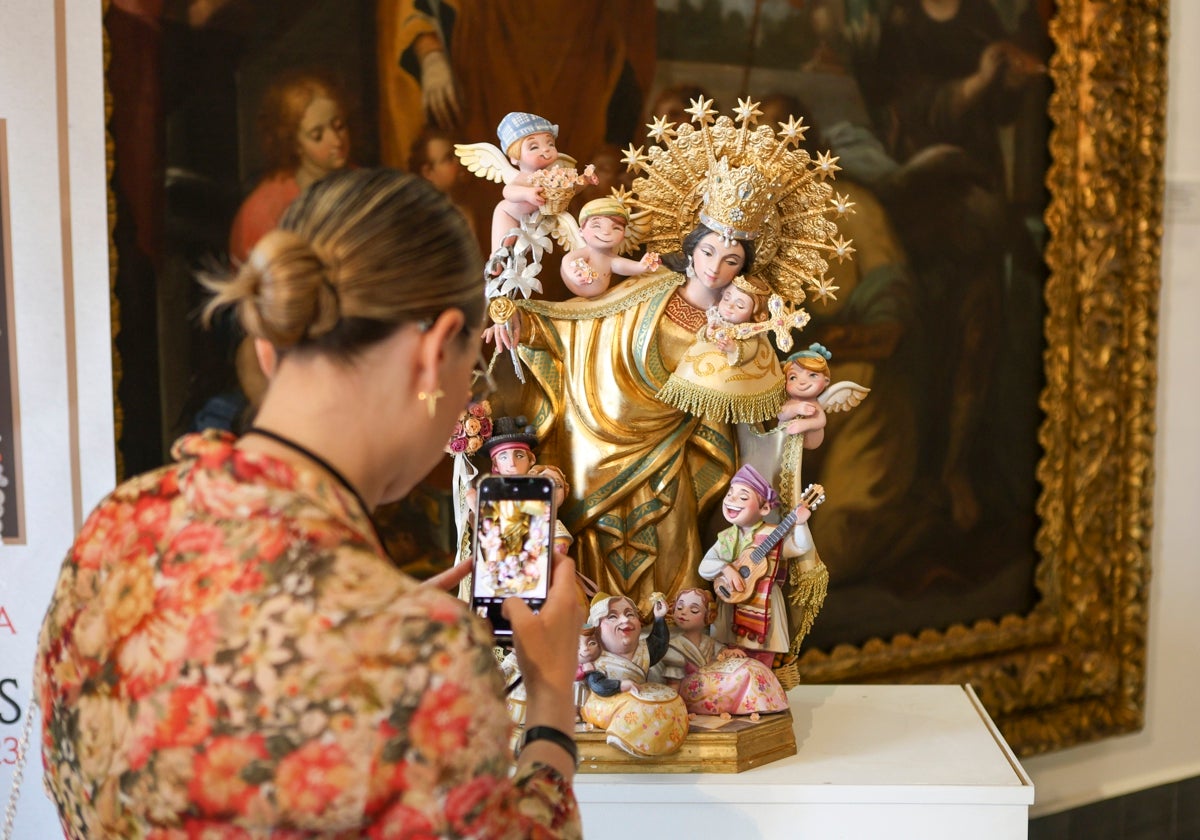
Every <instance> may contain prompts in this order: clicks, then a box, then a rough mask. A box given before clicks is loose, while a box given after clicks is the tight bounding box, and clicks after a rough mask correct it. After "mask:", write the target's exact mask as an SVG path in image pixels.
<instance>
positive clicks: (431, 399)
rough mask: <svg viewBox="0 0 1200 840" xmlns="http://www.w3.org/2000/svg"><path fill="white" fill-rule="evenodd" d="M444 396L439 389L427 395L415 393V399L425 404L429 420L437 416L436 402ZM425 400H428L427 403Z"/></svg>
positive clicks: (420, 392)
mask: <svg viewBox="0 0 1200 840" xmlns="http://www.w3.org/2000/svg"><path fill="white" fill-rule="evenodd" d="M444 396H446V392H445V391H443V390H442V389H441V388H438V389H437V390H436V391H431V392H430V393H428V394H427V393H425V392H424V391H417V399H419V400H420V401H421V402H423V403H425V408H427V409H428V410H429V417H430V419H432V418H433V416H434V415H435V414H437V401H438V400H439V399H441V398H442V397H444ZM426 400H428V402H426Z"/></svg>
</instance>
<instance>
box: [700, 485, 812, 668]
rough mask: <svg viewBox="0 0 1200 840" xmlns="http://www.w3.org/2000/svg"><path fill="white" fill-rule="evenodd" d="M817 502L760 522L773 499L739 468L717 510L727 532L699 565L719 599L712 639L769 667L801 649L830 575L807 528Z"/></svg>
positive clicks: (767, 489) (770, 492) (766, 488)
mask: <svg viewBox="0 0 1200 840" xmlns="http://www.w3.org/2000/svg"><path fill="white" fill-rule="evenodd" d="M816 501H817V500H816V498H814V499H813V500H812V501H808V500H803V499H802V500H801V503H800V504H798V505H797V506H796V509H795V510H794V511H792V512H790V513H789V514H788V516H786V517H784V519H783V520H782V521H781V522H780V524H779V525H771V524H769V523H767V522H765V521H764V520H765V518H766V517H767V515H768V514H769V513H770V512H771V511H772V510H773V509H774V508H776V507H778V505H779V494H778V493H777V492H776V491H775V489H774V488H773V487H771V485H770V484H769V483H768V482H767V480H766V479H765V478H764V477H763V476H762V474H761V473H760V472H759V471H758V470H756V469H755V468H754V467H752V466H750V465H749V464H744V465H743V466H742V467H741V468H740V469H739V470H738V471H737V473H736V474H735V475H734V477H733V480H732V481H730V483H729V492H728V493H726V494H725V499H724V501H723V502H722V504H721V512H722V513H723V514H724V516H725V520H726V521H727V522H729V527H728V528H726V529H725V530H723V531H721V532H720V534H718V535H717V541H716V542H715V543H714V544H713V545H712V547H711V548H709V550H708V551H707V552H706V553H705V555H704V557H703V559H701V561H700V568H699V573H700V577H702V578H704V579H705V580H708V581H712V588H713V592H714V593H716V595H717V597H718V598H719V599H720V601H721V604H720V606H719V608H718V611H717V618H716V622H715V624H714V626H713V636H714V638H715V639H716V640H717V641H719V642H723V643H725V644H730V645H737V646H738V647H740V648H742V649H743V650H745V651H746V652H747V654H748V655H750V656H753V657H755V658H757V659H759V660H760V661H761V662H762V663H763V664H765V665H767V666H771V665H773V664H774V663H775V659H776V656H777V655H786V654H788V653H796V652H797V651H798V650H799V647H800V642H801V641H802V640H803V637H804V636H805V635H806V634H807V633H808V630H809V628H810V627H811V626H812V622H813V619H815V618H816V615H817V613H818V612H819V611H820V609H821V606H822V605H823V604H824V602H825V592H826V587H827V583H828V580H829V573H828V572H827V571H826V569H825V564H824V563H822V562H821V558H820V557H819V556H818V555H817V550H816V547H815V546H814V545H813V541H812V534H811V532H810V531H809V529H808V524H807V523H808V519H809V517H810V516H811V515H812V507H815V503H816ZM806 502H807V503H806ZM789 610H791V613H792V614H791V615H789Z"/></svg>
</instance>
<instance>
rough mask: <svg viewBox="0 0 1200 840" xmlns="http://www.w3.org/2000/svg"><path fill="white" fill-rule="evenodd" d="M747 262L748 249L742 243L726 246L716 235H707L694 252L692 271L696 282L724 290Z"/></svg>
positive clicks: (697, 244)
mask: <svg viewBox="0 0 1200 840" xmlns="http://www.w3.org/2000/svg"><path fill="white" fill-rule="evenodd" d="M745 262H746V249H745V248H743V247H742V243H740V242H734V243H733V244H731V245H726V244H725V243H723V242H722V241H721V237H720V236H718V235H717V234H715V233H708V234H705V235H704V237H703V238H702V239H701V240H700V241H699V242H698V243H696V249H695V250H694V251H692V269H693V271H695V273H696V280H697V281H698V282H700V283H702V284H703V285H704V286H705V287H706V288H709V289H723V288H725V287H726V286H728V285H729V283H730V282H731V281H732V280H733V278H734V277H737V275H738V272H740V271H741V270H742V266H743V265H744V264H745Z"/></svg>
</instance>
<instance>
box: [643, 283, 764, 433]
mask: <svg viewBox="0 0 1200 840" xmlns="http://www.w3.org/2000/svg"><path fill="white" fill-rule="evenodd" d="M770 297H771V290H770V289H769V288H767V285H766V284H765V283H763V281H762V280H759V279H758V278H757V277H753V276H749V275H743V276H740V277H735V278H733V282H732V283H730V284H729V285H728V286H726V287H725V290H724V292H722V294H721V299H720V301H718V303H717V305H716V306H713V307H712V308H710V309H709V310H708V321H707V323H706V324H705V326H703V327H701V328H700V331H699V332H698V333H697V334H696V341H695V343H693V344H692V346H691V347H689V348H688V349H687V351H686V352H685V353H684V354H683V358H682V359H680V360H679V364H678V365H676V367H675V372H674V373H672V374H671V376H670V378H669V379H668V380H667V382H666V384H665V385H663V387H662V389H661V390H660V391H659V392H658V398H659V399H660V400H662V401H663V402H665V403H667V405H671V406H674V407H675V408H678V409H679V410H680V411H686V412H688V413H689V414H695V415H697V416H701V417H708V418H711V419H715V420H720V421H723V422H727V423H760V422H762V421H764V420H767V419H769V418H772V417H775V415H776V413H777V412H778V411H779V406H780V405H781V404H782V402H783V371H782V370H781V369H780V367H779V359H778V358H777V357H776V355H775V349H774V348H773V347H772V346H771V342H770V340H769V339H768V337H767V333H766V331H762V332H757V333H755V334H752V335H747V336H745V337H740V332H741V331H739V329H738V328H739V326H742V325H749V324H753V323H755V322H760V321H765V320H766V319H767V318H768V312H767V301H768V300H769V299H770Z"/></svg>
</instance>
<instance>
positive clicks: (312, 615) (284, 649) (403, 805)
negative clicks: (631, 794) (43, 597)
mask: <svg viewBox="0 0 1200 840" xmlns="http://www.w3.org/2000/svg"><path fill="white" fill-rule="evenodd" d="M233 444H234V438H233V437H231V436H229V435H226V434H224V433H217V432H208V433H205V434H204V435H190V436H188V437H185V438H183V439H181V440H180V441H179V442H178V443H177V444H176V445H175V451H174V455H175V458H176V459H177V461H178V463H176V464H174V465H171V466H168V467H164V468H162V469H160V470H157V471H155V472H152V473H148V474H146V475H143V476H140V477H137V478H134V479H132V480H130V481H127V482H125V483H124V484H122V485H121V486H120V487H118V488H117V489H116V490H115V491H114V492H113V493H112V495H111V496H109V497H108V498H107V499H105V500H104V501H103V502H102V503H101V504H100V505H99V507H97V509H96V510H95V511H94V512H93V513H92V515H91V516H90V517H89V518H88V520H87V522H86V523H85V524H84V527H83V529H82V530H81V531H80V533H79V536H78V538H77V540H76V542H75V545H74V547H73V548H72V549H71V551H70V553H69V554H68V555H67V558H66V561H65V562H64V563H63V567H62V572H61V574H60V576H59V579H58V584H57V586H56V588H55V591H54V597H53V600H52V602H51V604H50V608H49V611H48V613H47V615H46V619H45V622H44V624H43V626H42V631H41V636H40V638H39V642H38V656H37V663H36V674H35V696H36V699H37V702H38V704H39V706H40V708H41V711H42V715H43V720H44V727H43V734H42V755H43V760H44V762H45V779H46V787H47V790H48V792H49V794H50V796H51V797H52V798H53V799H54V801H55V802H56V803H57V805H58V809H59V813H60V814H61V818H62V822H63V827H64V830H65V831H66V834H67V836H68V837H71V838H81V839H82V838H87V840H95V838H103V837H120V838H150V839H152V840H169V839H173V838H214V840H215V839H216V838H268V837H269V838H288V839H289V840H292V838H311V837H327V838H351V837H354V838H360V837H365V838H433V837H489V838H490V837H503V838H509V837H511V838H527V837H535V838H537V837H545V838H555V837H567V838H574V837H579V836H581V827H580V821H579V812H578V807H577V804H576V801H575V798H574V794H573V793H572V791H571V788H570V786H569V785H568V784H567V783H566V782H565V781H564V780H563V778H562V776H561V775H560V774H559V773H558V772H557V771H555V770H554V769H552V768H550V767H548V766H545V765H536V766H535V767H534V768H532V769H530V770H527V771H524V772H523V773H521V774H518V775H516V776H515V777H514V776H513V775H512V767H513V762H512V754H511V750H510V748H509V743H510V740H509V739H510V736H511V726H512V724H511V722H510V720H509V717H508V715H507V714H506V712H505V707H504V701H503V699H502V688H503V686H502V678H501V676H500V671H499V668H498V667H497V664H496V661H495V659H494V657H493V655H492V648H491V638H490V633H489V631H488V630H487V628H486V626H485V625H484V624H483V623H482V622H481V621H480V620H478V619H476V618H475V617H474V616H472V615H471V614H470V612H469V611H468V610H467V609H465V605H464V604H463V603H462V602H460V601H458V600H456V599H455V598H453V597H451V596H450V595H448V594H446V593H443V592H437V591H433V590H431V589H427V588H419V587H418V586H417V584H416V582H415V581H414V580H413V579H412V578H410V577H408V576H406V575H404V574H403V573H401V572H399V571H397V570H396V568H395V567H394V566H393V565H392V564H391V563H390V562H389V561H388V560H387V559H386V558H385V557H384V556H383V555H382V554H381V552H380V550H379V548H378V543H377V542H376V539H375V537H374V535H373V533H372V530H371V527H370V523H369V522H368V521H367V519H366V518H365V516H364V514H363V512H362V511H361V510H360V509H359V506H358V504H357V503H356V502H355V501H354V500H353V498H352V497H351V496H350V495H349V494H348V493H346V492H345V491H344V490H343V489H342V488H341V487H340V486H339V485H336V484H334V483H333V482H332V481H330V480H329V479H327V478H325V477H324V475H323V474H319V473H317V472H315V471H308V470H303V469H294V468H293V467H292V466H290V465H289V464H287V463H284V462H282V461H279V460H277V459H274V458H271V457H268V456H265V455H262V454H255V453H247V452H242V451H240V450H237V449H235V448H234V447H233Z"/></svg>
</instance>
